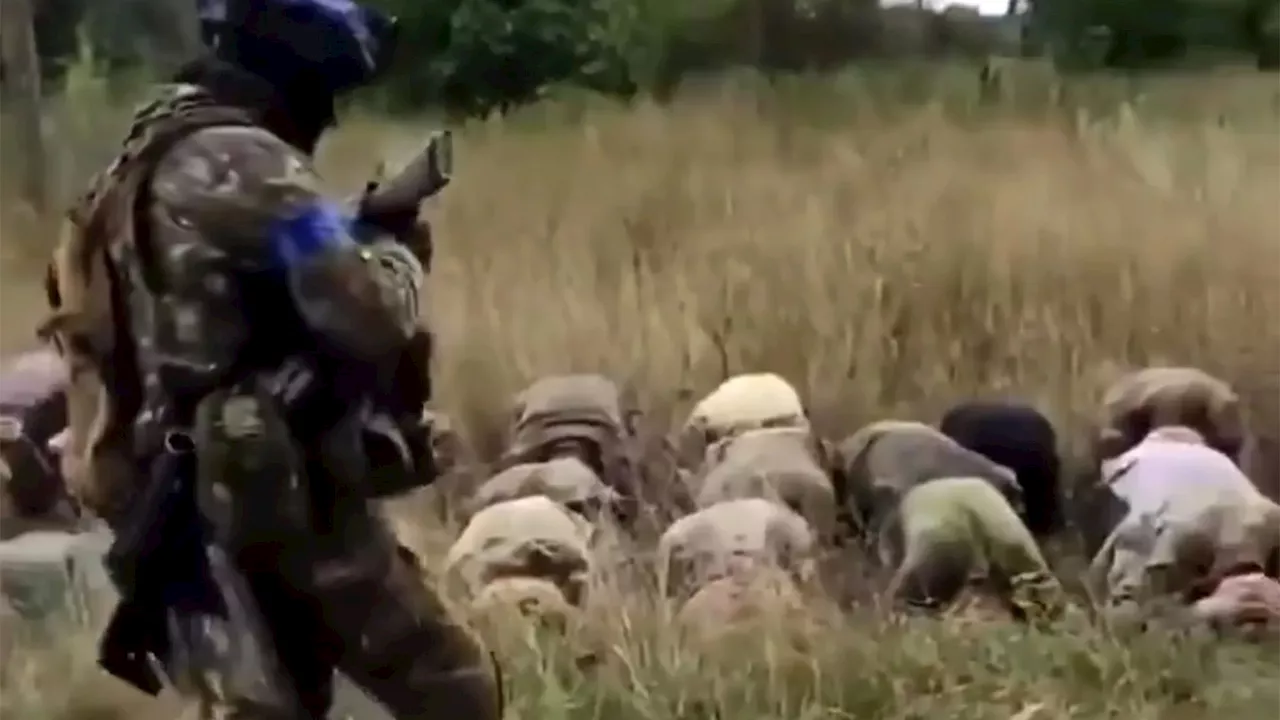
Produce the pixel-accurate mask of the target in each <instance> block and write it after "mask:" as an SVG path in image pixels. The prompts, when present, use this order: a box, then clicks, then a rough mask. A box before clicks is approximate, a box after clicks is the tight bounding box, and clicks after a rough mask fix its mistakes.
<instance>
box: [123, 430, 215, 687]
mask: <svg viewBox="0 0 1280 720" xmlns="http://www.w3.org/2000/svg"><path fill="white" fill-rule="evenodd" d="M166 445H167V447H166V449H165V451H164V452H162V453H161V455H160V457H159V458H157V459H156V461H155V462H154V463H153V464H152V471H151V473H150V474H149V478H148V482H147V484H146V486H145V487H144V488H142V492H141V493H139V495H138V496H137V498H136V500H135V502H134V504H133V506H132V508H131V510H130V512H129V513H128V516H127V517H126V518H125V519H124V522H122V523H120V526H119V527H116V528H113V531H114V540H113V541H112V543H111V547H110V548H109V549H108V551H107V555H106V558H105V560H104V564H105V565H106V569H107V574H108V575H109V576H110V578H111V581H112V583H113V584H114V585H115V586H116V589H117V591H119V593H120V601H119V603H118V604H117V605H116V608H115V611H114V612H113V613H112V615H111V619H110V621H109V622H108V623H107V627H106V629H105V630H104V631H103V634H102V637H101V639H100V640H99V643H98V664H99V666H101V667H102V668H103V669H104V670H106V671H107V672H108V673H110V674H112V675H114V676H116V677H117V678H119V679H121V680H123V681H125V682H127V683H129V684H130V685H133V686H134V687H136V688H138V689H139V690H141V691H143V692H145V693H147V694H149V695H153V696H154V695H158V694H159V693H160V691H161V690H162V689H163V688H164V680H163V679H162V677H161V675H160V673H159V672H158V671H157V669H156V667H155V666H154V664H153V662H154V661H153V658H154V659H155V660H160V661H163V660H164V659H165V658H166V657H167V656H168V654H169V650H170V641H169V636H168V629H167V627H166V624H165V613H166V611H167V609H168V607H169V604H170V602H171V600H172V597H173V595H174V592H173V588H174V587H175V586H176V585H177V584H182V585H183V586H185V587H184V589H187V588H191V587H193V586H194V587H196V588H200V587H204V588H208V587H209V585H208V583H209V582H211V581H210V573H209V568H208V566H207V559H206V557H205V554H204V546H203V539H202V536H201V530H200V521H199V516H198V514H197V511H196V507H195V494H194V493H195V490H194V478H195V455H194V453H193V452H192V451H191V450H193V449H194V448H186V447H175V446H174V443H171V442H166ZM190 599H191V600H194V601H195V602H201V601H202V600H209V599H211V598H203V599H201V598H190Z"/></svg>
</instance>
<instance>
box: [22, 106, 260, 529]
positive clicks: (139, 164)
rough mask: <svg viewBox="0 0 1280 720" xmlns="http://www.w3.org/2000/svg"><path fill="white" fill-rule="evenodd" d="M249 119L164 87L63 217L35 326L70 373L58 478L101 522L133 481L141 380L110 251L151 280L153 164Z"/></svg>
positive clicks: (111, 516)
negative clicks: (196, 138)
mask: <svg viewBox="0 0 1280 720" xmlns="http://www.w3.org/2000/svg"><path fill="white" fill-rule="evenodd" d="M253 124H255V122H254V119H253V118H252V117H251V116H250V115H249V114H248V113H247V112H245V111H242V110H239V109H235V108H229V107H226V106H223V105H218V104H216V103H214V102H213V100H212V99H211V98H210V97H209V96H208V95H206V94H204V93H202V92H200V91H198V90H196V89H194V88H191V87H189V86H178V87H175V88H173V89H172V90H171V91H169V92H168V93H166V94H164V95H162V96H161V97H160V98H158V99H157V100H156V101H154V102H152V103H151V104H149V105H147V106H145V107H143V108H141V109H140V110H139V111H138V112H137V113H136V114H135V116H134V121H133V125H132V127H131V129H130V131H129V134H128V137H127V138H126V139H125V142H124V147H123V149H122V150H121V152H120V153H119V155H117V156H116V158H115V160H114V161H112V163H111V164H110V165H109V166H108V167H107V168H106V170H104V171H103V172H101V173H99V174H98V175H97V176H95V177H94V178H93V180H92V181H91V182H90V185H89V189H88V191H87V192H86V193H85V194H84V195H83V196H81V197H80V199H79V200H78V201H77V202H76V203H75V204H74V205H73V207H72V208H71V209H70V211H69V212H68V215H67V222H66V223H64V226H63V230H62V234H61V237H60V238H59V240H58V245H57V248H56V249H55V251H54V256H53V260H52V263H51V265H50V267H49V273H48V278H47V283H46V293H47V295H48V301H49V305H50V308H51V310H52V314H51V316H50V318H49V319H48V321H46V322H45V323H44V325H43V326H42V329H41V333H42V335H43V336H44V337H46V338H48V339H51V340H53V342H54V343H55V345H56V346H57V347H58V349H59V352H60V353H61V354H62V356H63V358H64V359H65V361H66V362H67V364H68V366H69V370H70V375H71V382H70V387H69V390H68V393H67V415H68V424H69V428H70V431H71V437H70V440H69V442H68V445H67V447H66V449H65V451H64V453H63V457H62V471H63V475H64V477H65V478H66V480H67V483H68V485H69V487H70V488H71V489H72V490H73V492H74V493H75V494H76V495H77V496H78V497H79V498H80V500H81V502H83V503H84V504H85V506H86V507H88V508H89V509H91V510H92V511H93V512H94V513H95V514H97V515H98V516H99V517H102V518H103V519H105V520H107V522H108V523H113V522H114V521H115V520H116V519H118V518H120V517H121V515H122V513H124V512H125V511H126V510H127V505H128V502H129V500H130V498H131V497H132V496H133V495H134V492H135V490H136V488H138V487H140V483H141V481H142V478H140V477H139V475H138V468H137V463H136V455H135V453H136V450H135V438H134V421H135V419H136V418H137V416H138V413H139V411H140V410H141V408H142V403H143V384H142V381H143V378H142V377H140V372H139V368H138V362H137V347H136V344H135V336H134V334H133V332H132V330H131V328H130V320H129V311H128V305H127V290H126V288H125V285H124V283H123V281H122V278H123V268H121V267H120V266H119V264H118V262H117V258H118V257H119V256H120V254H121V251H122V250H126V249H127V250H131V251H132V252H133V253H135V254H136V256H137V257H138V258H139V260H140V263H141V266H142V274H143V277H144V281H145V282H146V283H147V284H149V285H150V284H152V283H156V284H159V283H160V282H161V279H160V278H158V277H156V276H155V272H154V270H155V268H154V264H153V263H152V262H151V259H153V258H154V253H153V249H152V247H151V244H150V238H149V222H148V220H147V218H146V208H147V206H148V204H149V199H150V198H149V187H150V180H151V177H152V174H153V172H154V170H155V167H156V165H157V164H158V162H159V161H160V160H161V158H163V157H164V155H165V154H166V153H167V152H168V151H169V150H170V149H171V148H173V147H174V146H175V145H176V144H177V143H178V142H179V141H181V140H182V139H183V138H186V137H187V136H189V135H191V134H192V133H195V132H197V131H199V130H202V129H205V128H209V127H215V126H248V125H253Z"/></svg>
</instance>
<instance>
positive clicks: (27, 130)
mask: <svg viewBox="0 0 1280 720" xmlns="http://www.w3.org/2000/svg"><path fill="white" fill-rule="evenodd" d="M31 2H32V0H0V58H3V61H4V81H5V85H6V87H5V88H4V89H5V96H6V100H7V102H6V103H5V110H6V112H5V115H7V116H9V117H8V118H7V119H9V120H10V121H12V122H13V123H14V127H13V131H14V133H15V135H14V137H13V138H12V140H13V144H12V147H15V148H21V149H22V152H21V153H19V154H20V158H19V162H18V164H19V165H20V166H21V168H22V194H23V199H24V200H26V201H27V202H29V203H30V204H31V206H32V208H34V209H35V211H36V212H37V213H41V214H43V213H44V212H45V211H46V210H48V208H49V180H48V170H49V160H50V158H49V156H48V152H47V148H46V145H45V142H44V132H43V130H42V125H43V117H42V111H41V104H42V103H41V100H40V57H39V55H38V54H37V53H36V36H35V27H34V25H33V23H32V19H33V17H34V13H33V12H32V8H31ZM6 144H8V143H6Z"/></svg>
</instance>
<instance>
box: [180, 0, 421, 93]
mask: <svg viewBox="0 0 1280 720" xmlns="http://www.w3.org/2000/svg"><path fill="white" fill-rule="evenodd" d="M197 9H198V13H199V16H200V25H201V34H202V36H203V37H204V39H205V42H206V43H208V44H209V45H211V46H212V48H213V49H214V52H215V54H216V55H217V56H218V57H220V58H222V59H223V60H226V61H228V62H231V63H234V64H236V65H238V66H240V67H243V68H244V69H246V70H249V71H250V72H253V73H254V74H257V75H261V76H262V77H264V78H266V79H267V80H270V81H275V82H280V83H285V84H289V83H297V82H302V83H317V84H323V85H324V86H325V87H326V88H327V89H329V90H330V91H331V92H333V93H334V94H338V93H341V92H344V91H346V90H351V89H353V88H356V87H360V86H361V85H365V84H367V83H369V82H370V81H371V80H373V79H374V78H375V77H377V76H378V75H379V74H380V73H382V72H383V71H384V70H385V69H386V67H387V65H389V64H390V61H391V57H392V55H393V52H394V49H395V40H396V35H397V25H396V20H395V18H394V17H391V16H390V15H386V14H384V13H382V12H380V11H378V10H375V9H372V8H368V7H364V6H362V5H360V4H358V3H356V2H354V1H353V0H197Z"/></svg>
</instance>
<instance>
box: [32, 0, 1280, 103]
mask: <svg viewBox="0 0 1280 720" xmlns="http://www.w3.org/2000/svg"><path fill="white" fill-rule="evenodd" d="M368 1H369V2H373V3H375V4H377V5H380V6H382V7H383V8H384V9H386V10H389V11H390V12H392V13H394V14H395V15H397V16H398V17H399V18H400V21H401V27H402V38H401V47H400V49H399V50H400V51H399V53H398V56H397V66H396V67H395V68H394V69H393V71H392V73H391V74H390V77H389V78H388V79H387V80H386V81H385V82H384V83H382V84H381V86H380V87H379V88H377V89H376V90H374V91H373V93H374V94H373V95H370V94H369V93H366V94H365V95H363V96H362V97H361V98H360V101H361V102H364V101H366V100H368V99H370V98H373V99H376V101H377V103H378V104H379V105H381V106H382V107H383V108H385V109H390V110H416V109H420V108H422V107H425V106H433V107H438V108H441V109H443V110H444V111H446V112H447V113H448V114H450V115H453V116H455V117H457V116H485V115H488V114H490V113H493V112H507V111H508V110H510V109H511V108H514V107H517V106H521V105H524V104H528V103H530V102H533V101H535V100H537V99H539V98H543V97H546V95H547V94H548V92H549V91H551V90H552V89H554V88H557V87H571V88H578V89H585V90H588V91H593V92H599V93H603V94H606V95H609V96H614V97H621V98H629V97H631V96H632V95H634V94H635V93H637V92H641V91H643V92H646V93H653V94H656V95H658V96H659V97H662V96H665V95H666V94H667V93H668V91H670V90H672V89H673V88H675V87H676V86H678V85H679V84H681V83H682V82H683V81H685V80H686V79H687V78H689V77H690V76H691V75H694V74H700V73H706V72H712V71H717V72H718V71H723V70H727V69H732V68H754V69H756V70H760V71H763V72H765V73H766V74H768V75H769V76H770V77H776V75H777V73H779V72H806V71H813V70H820V71H826V70H830V69H834V68H838V67H840V66H843V65H846V64H849V63H850V62H853V61H861V60H866V59H870V58H884V57H889V56H892V57H897V58H901V57H903V56H930V57H936V56H939V55H957V54H958V55H963V56H966V57H970V58H979V59H980V58H983V57H985V56H987V55H989V54H993V53H994V54H1018V53H1020V52H1021V50H1022V48H1011V47H1004V45H1002V43H1006V44H1007V42H1008V40H1007V37H1004V36H1007V32H1006V31H1007V27H1006V28H1004V29H1001V28H1000V27H998V23H995V22H992V21H991V20H983V19H980V18H977V17H976V16H972V17H968V18H966V17H964V16H963V14H959V13H946V14H936V15H928V14H926V15H923V16H920V15H917V16H916V17H915V18H914V19H911V17H910V16H911V15H912V13H913V11H912V10H910V9H909V8H897V9H895V10H892V11H885V10H883V9H882V8H881V7H880V5H879V3H878V2H877V0H705V1H704V2H698V3H690V2H685V1H684V0H435V1H434V2H420V1H419V0H368ZM191 2H194V0H119V2H117V3H114V4H104V3H92V2H89V1H88V0H46V1H45V2H44V3H42V4H41V5H39V8H40V12H39V14H38V18H37V35H38V43H39V45H40V47H41V50H42V54H43V60H44V70H45V73H46V76H48V77H49V78H52V79H56V80H59V81H60V80H62V79H63V77H62V76H63V75H64V74H65V71H66V67H67V66H68V65H69V63H72V62H74V60H75V58H76V57H78V56H79V55H80V52H81V50H80V47H79V46H80V44H81V43H80V41H81V40H83V41H85V42H87V43H88V44H89V46H90V50H91V53H92V56H93V57H94V58H95V59H97V60H98V62H99V64H100V65H101V66H102V67H105V68H107V69H108V70H110V71H112V73H113V75H118V74H119V73H120V72H122V71H124V70H129V69H131V68H135V67H136V66H137V65H138V64H139V63H140V62H145V63H146V64H148V65H152V66H155V65H159V66H162V67H163V66H171V65H172V64H173V63H174V62H175V59H176V58H181V57H182V56H183V55H184V54H189V53H190V52H193V51H194V50H193V48H192V42H193V40H192V39H191V38H192V34H191V33H190V32H186V33H184V32H181V31H180V30H181V29H182V23H183V20H184V17H189V15H186V16H184V10H183V8H186V7H187V5H186V3H191ZM1029 7H1030V16H1029V18H1030V22H1029V27H1028V28H1027V30H1029V32H1028V34H1027V39H1028V41H1027V45H1028V47H1031V48H1033V49H1034V48H1039V49H1041V50H1042V51H1047V53H1048V54H1049V55H1050V56H1051V57H1052V58H1053V59H1054V62H1055V64H1056V65H1057V66H1058V68H1059V69H1064V70H1097V69H1123V70H1138V69H1152V68H1166V67H1172V66H1177V67H1187V66H1189V65H1196V64H1201V65H1203V64H1208V63H1212V62H1217V61H1218V60H1220V59H1221V58H1222V57H1223V56H1224V55H1225V56H1228V57H1230V56H1235V57H1241V56H1244V57H1248V58H1249V59H1250V60H1252V61H1254V62H1256V64H1257V65H1258V66H1259V67H1260V68H1276V67H1277V66H1280V1H1278V0H1030V4H1029ZM123 9H127V12H125V11H123ZM890 16H892V18H891V17H890ZM913 27H914V29H913ZM78 28H84V29H85V33H84V34H83V35H82V34H79V33H78V32H77V29H78ZM1002 33H1003V35H1002ZM49 85H50V86H51V87H57V86H58V85H60V83H58V82H54V83H49Z"/></svg>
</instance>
